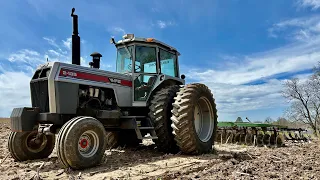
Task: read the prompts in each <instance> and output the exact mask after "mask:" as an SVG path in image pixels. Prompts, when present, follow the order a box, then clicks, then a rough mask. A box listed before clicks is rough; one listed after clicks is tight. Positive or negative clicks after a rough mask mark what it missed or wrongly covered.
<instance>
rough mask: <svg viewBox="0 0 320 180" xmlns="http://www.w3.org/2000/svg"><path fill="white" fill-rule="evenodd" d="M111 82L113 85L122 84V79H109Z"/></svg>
mask: <svg viewBox="0 0 320 180" xmlns="http://www.w3.org/2000/svg"><path fill="white" fill-rule="evenodd" d="M109 80H110V82H112V83H117V84H121V79H114V78H109Z"/></svg>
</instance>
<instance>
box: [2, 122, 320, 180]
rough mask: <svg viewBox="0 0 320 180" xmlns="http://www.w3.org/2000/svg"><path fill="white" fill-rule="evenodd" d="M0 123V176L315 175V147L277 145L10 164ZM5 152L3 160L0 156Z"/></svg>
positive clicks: (138, 151)
mask: <svg viewBox="0 0 320 180" xmlns="http://www.w3.org/2000/svg"><path fill="white" fill-rule="evenodd" d="M1 122H2V123H0V138H1V142H2V143H1V145H0V163H1V164H0V177H1V178H0V179H32V178H33V179H35V177H36V176H35V175H36V174H37V170H38V168H39V167H40V166H41V165H42V168H41V169H40V170H39V175H40V177H41V178H42V179H79V178H78V176H80V177H81V179H112V178H113V179H296V178H302V179H319V178H320V145H319V143H318V142H317V141H314V142H312V143H302V144H298V143H295V144H289V145H288V146H287V147H283V148H275V149H272V148H266V147H259V148H257V147H245V146H239V145H222V146H219V145H216V146H215V148H216V151H215V152H214V153H212V154H206V155H201V156H184V155H170V154H163V153H159V152H157V151H156V149H155V147H154V145H153V143H152V142H146V143H145V144H148V146H146V145H142V146H141V147H138V148H135V149H113V150H108V151H106V153H105V154H106V158H105V160H104V162H103V163H102V164H101V165H100V166H98V167H94V168H90V169H86V170H83V171H72V170H65V169H62V168H61V166H60V163H59V162H58V160H57V156H56V153H55V151H54V152H53V154H52V155H51V156H50V157H49V158H46V159H42V160H34V161H27V162H14V160H13V159H12V158H11V156H10V155H9V156H7V155H8V150H7V138H8V134H9V131H10V129H9V122H8V121H1ZM6 156H7V158H5V157H6Z"/></svg>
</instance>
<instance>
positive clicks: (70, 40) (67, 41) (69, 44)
mask: <svg viewBox="0 0 320 180" xmlns="http://www.w3.org/2000/svg"><path fill="white" fill-rule="evenodd" d="M62 42H63V45H64V47H65V48H67V49H68V50H71V43H72V39H71V38H68V39H67V40H66V41H64V40H62Z"/></svg>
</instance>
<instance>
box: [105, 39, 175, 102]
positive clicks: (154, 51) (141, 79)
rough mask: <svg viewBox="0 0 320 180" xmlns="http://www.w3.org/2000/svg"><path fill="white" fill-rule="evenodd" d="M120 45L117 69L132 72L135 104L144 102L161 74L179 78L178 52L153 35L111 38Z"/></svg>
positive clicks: (128, 73) (129, 73) (120, 71)
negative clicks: (150, 36) (116, 39)
mask: <svg viewBox="0 0 320 180" xmlns="http://www.w3.org/2000/svg"><path fill="white" fill-rule="evenodd" d="M110 42H111V43H112V44H115V46H116V48H117V65H116V66H117V67H116V71H117V72H118V73H121V74H127V75H131V76H132V81H133V88H134V90H133V100H134V103H135V104H136V105H138V106H139V104H141V106H143V105H144V104H145V103H141V102H145V101H146V100H147V99H148V96H149V95H150V92H151V91H152V89H153V88H155V87H156V86H157V84H158V83H157V79H158V78H159V75H160V74H162V75H165V76H166V77H170V78H172V79H178V80H180V81H181V79H180V78H179V66H178V56H179V55H180V54H179V52H178V51H177V50H176V49H175V48H173V47H171V46H169V45H166V44H165V43H163V42H160V41H158V40H155V39H153V38H138V37H134V35H133V34H127V35H124V36H123V39H122V40H120V41H118V42H115V41H114V39H113V38H112V39H111V41H110Z"/></svg>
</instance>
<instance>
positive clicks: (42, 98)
mask: <svg viewBox="0 0 320 180" xmlns="http://www.w3.org/2000/svg"><path fill="white" fill-rule="evenodd" d="M30 88H31V101H32V107H39V109H40V112H49V93H48V80H47V79H42V80H36V81H31V83H30Z"/></svg>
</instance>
